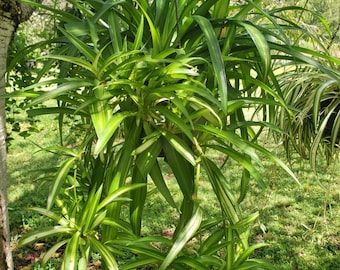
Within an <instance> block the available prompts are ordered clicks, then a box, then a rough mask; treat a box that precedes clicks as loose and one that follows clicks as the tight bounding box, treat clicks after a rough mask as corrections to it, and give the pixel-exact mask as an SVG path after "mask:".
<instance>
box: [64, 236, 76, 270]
mask: <svg viewBox="0 0 340 270" xmlns="http://www.w3.org/2000/svg"><path fill="white" fill-rule="evenodd" d="M79 241H80V232H79V231H76V232H75V233H74V234H73V236H72V238H71V239H70V240H69V241H68V243H67V246H66V249H65V252H64V258H63V264H62V269H63V270H77V268H78V267H77V266H78V257H79V249H78V248H79Z"/></svg>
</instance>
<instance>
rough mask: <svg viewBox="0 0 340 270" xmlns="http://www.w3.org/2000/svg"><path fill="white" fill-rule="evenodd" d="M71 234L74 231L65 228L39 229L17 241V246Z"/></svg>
mask: <svg viewBox="0 0 340 270" xmlns="http://www.w3.org/2000/svg"><path fill="white" fill-rule="evenodd" d="M72 232H74V229H72V228H68V227H65V226H54V227H46V228H39V230H37V231H33V232H29V233H27V234H26V235H25V236H24V237H22V238H20V239H19V241H18V245H19V246H24V245H27V244H30V243H32V242H36V241H37V240H39V239H42V238H47V237H51V236H54V235H64V234H71V233H72Z"/></svg>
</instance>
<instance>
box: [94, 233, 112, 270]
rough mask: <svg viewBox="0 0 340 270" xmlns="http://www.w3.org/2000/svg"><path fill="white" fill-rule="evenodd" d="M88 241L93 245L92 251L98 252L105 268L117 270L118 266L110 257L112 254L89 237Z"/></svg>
mask: <svg viewBox="0 0 340 270" xmlns="http://www.w3.org/2000/svg"><path fill="white" fill-rule="evenodd" d="M88 240H89V241H90V243H91V244H92V245H93V247H94V249H95V250H96V251H98V253H99V254H100V256H101V257H102V259H103V261H104V262H105V265H106V267H107V268H108V269H110V270H116V269H117V270H118V264H117V262H116V260H115V259H114V257H113V256H112V253H111V252H110V250H109V248H108V247H106V246H105V245H104V244H102V243H101V242H99V241H98V240H97V239H95V238H94V237H92V236H90V237H89V238H88Z"/></svg>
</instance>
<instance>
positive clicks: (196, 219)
mask: <svg viewBox="0 0 340 270" xmlns="http://www.w3.org/2000/svg"><path fill="white" fill-rule="evenodd" d="M201 222H202V213H201V211H200V210H199V209H197V210H196V212H195V213H194V215H193V216H192V218H191V219H190V220H189V222H188V223H187V224H186V225H185V227H184V228H183V230H182V231H181V232H180V233H179V235H178V237H177V238H176V241H175V242H174V244H173V246H172V247H171V249H170V250H169V252H168V254H167V256H166V257H165V259H164V261H163V262H162V264H161V265H160V267H159V270H166V269H167V268H168V267H169V266H170V264H171V263H172V262H173V261H174V260H175V259H176V257H177V256H178V254H179V253H180V252H181V251H182V249H183V247H184V246H185V244H186V243H187V242H188V241H189V240H190V239H191V238H192V237H193V236H194V234H195V233H196V231H197V230H198V228H199V226H200V224H201Z"/></svg>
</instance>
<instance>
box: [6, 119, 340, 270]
mask: <svg viewBox="0 0 340 270" xmlns="http://www.w3.org/2000/svg"><path fill="white" fill-rule="evenodd" d="M39 125H40V127H41V128H43V127H44V129H42V132H41V133H37V134H34V135H32V136H31V137H29V138H28V139H22V138H19V137H18V138H16V140H15V141H14V142H13V144H12V146H11V147H10V149H9V154H8V179H9V190H8V191H9V200H10V205H9V206H10V225H11V230H12V240H13V245H14V246H15V243H16V240H17V239H18V238H19V237H20V236H21V235H22V234H23V233H24V232H26V231H29V230H31V229H34V228H38V227H41V226H45V225H46V224H48V223H49V220H47V219H45V218H42V217H40V216H39V215H37V214H35V213H31V212H29V211H27V210H26V209H25V208H26V207H29V206H42V207H44V206H45V205H46V198H47V194H48V186H49V185H48V184H45V185H42V184H43V182H44V175H45V170H46V169H47V168H49V167H55V166H57V165H58V164H59V161H58V160H57V159H56V157H55V156H54V155H52V154H49V153H46V152H44V151H40V152H37V151H38V150H39V148H38V147H37V146H36V145H35V144H34V143H36V144H39V145H41V146H43V147H46V146H50V145H53V144H55V143H57V133H58V129H57V124H56V121H52V118H51V117H45V118H42V120H41V122H40V124H39ZM33 142H34V143H33ZM268 149H269V150H271V151H277V154H278V156H280V157H281V158H282V159H283V160H285V157H284V153H283V150H282V149H281V148H279V147H277V146H276V145H275V144H274V143H270V144H268ZM213 154H214V153H212V156H213V157H214V160H215V161H216V162H217V163H219V164H223V161H224V160H223V158H222V157H220V156H214V155H213ZM286 162H287V163H290V164H291V166H292V170H293V171H294V173H295V174H296V175H297V177H298V179H299V180H300V182H301V186H299V185H298V184H296V182H294V180H293V179H291V178H290V177H289V176H288V175H287V174H286V173H284V172H283V171H282V169H280V168H278V167H277V166H275V165H273V164H272V163H271V162H270V161H268V160H266V159H264V160H263V167H262V168H260V171H261V174H262V175H263V177H264V179H265V182H266V183H267V188H266V189H265V190H261V189H259V188H258V186H257V185H256V184H255V183H254V184H253V185H252V186H251V190H249V194H248V197H247V199H246V200H245V201H244V202H243V207H244V209H246V211H249V212H250V213H253V212H255V211H260V218H259V220H258V221H257V223H256V224H254V228H253V230H252V241H253V242H254V243H255V242H266V243H268V244H269V246H268V247H265V248H262V249H260V250H258V251H256V252H255V256H257V257H261V258H266V259H267V260H269V261H271V262H272V263H274V265H276V266H277V268H278V269H283V270H285V269H287V270H288V269H299V270H301V269H306V270H307V269H308V270H314V269H315V270H317V269H318V270H319V269H325V270H327V269H329V270H332V269H340V231H339V228H340V218H339V217H340V169H339V164H335V165H327V164H326V163H325V161H324V160H323V159H322V158H321V157H320V159H319V163H318V174H317V175H316V174H314V173H313V172H312V171H311V169H310V167H309V164H308V161H305V160H301V159H300V158H299V157H298V156H293V157H291V159H290V160H289V162H288V161H286ZM224 168H225V173H226V174H227V175H228V179H230V181H231V183H234V184H235V185H234V186H235V187H237V183H238V182H239V177H240V172H239V167H238V166H236V164H234V163H232V162H230V163H229V162H228V163H226V164H225V167H224ZM163 171H164V175H165V178H166V180H167V184H168V185H169V187H170V190H171V191H172V192H173V194H174V195H175V198H178V201H179V199H180V198H181V194H180V193H179V192H178V191H177V190H176V188H175V187H176V185H175V183H174V179H173V176H172V175H171V173H170V170H169V169H168V168H167V167H166V165H164V166H163ZM149 190H150V194H149V196H150V199H149V200H148V201H147V204H146V208H145V219H144V223H143V227H142V233H143V234H144V235H159V234H163V235H166V234H168V233H170V234H171V230H172V228H173V227H174V224H175V221H176V218H177V217H178V213H177V211H176V210H175V209H168V207H167V204H166V202H165V200H164V199H163V198H162V197H161V196H160V195H159V194H157V193H155V192H153V191H152V190H153V184H149ZM199 197H200V200H201V206H202V208H203V211H204V213H205V218H209V217H213V216H215V214H216V213H218V211H219V205H218V204H217V203H216V200H215V199H214V197H213V195H212V192H211V187H210V185H209V183H208V181H206V180H205V179H204V172H203V173H202V179H201V189H200V191H199ZM50 244H52V243H42V248H43V249H46V247H47V246H49V245H50ZM41 252H43V251H39V246H31V247H28V248H20V249H15V252H14V255H15V261H16V263H17V264H18V265H21V266H22V265H23V264H28V265H31V266H32V265H34V266H32V267H31V269H43V268H41V267H40V266H39V265H38V264H37V263H34V260H38V259H39V254H40V253H41ZM32 257H33V258H32ZM30 258H31V259H32V260H31V261H30V260H29V259H30ZM56 262H58V259H55V260H54V261H52V262H51V263H50V264H49V265H48V266H46V267H45V269H57V267H56V265H58V263H56ZM17 269H22V268H19V267H18V268H17Z"/></svg>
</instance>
